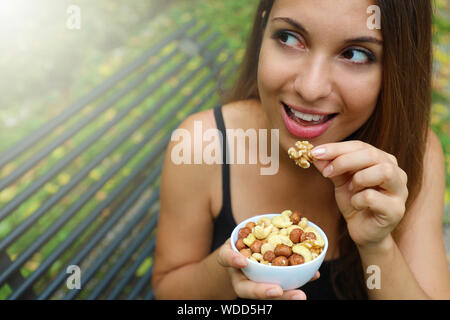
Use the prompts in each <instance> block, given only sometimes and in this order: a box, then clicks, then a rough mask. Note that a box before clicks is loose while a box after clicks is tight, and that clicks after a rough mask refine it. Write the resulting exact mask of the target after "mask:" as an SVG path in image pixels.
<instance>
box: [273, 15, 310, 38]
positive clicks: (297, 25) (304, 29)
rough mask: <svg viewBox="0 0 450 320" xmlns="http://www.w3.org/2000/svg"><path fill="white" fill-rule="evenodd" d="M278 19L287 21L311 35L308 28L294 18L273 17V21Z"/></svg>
mask: <svg viewBox="0 0 450 320" xmlns="http://www.w3.org/2000/svg"><path fill="white" fill-rule="evenodd" d="M277 20H281V21H285V22H287V23H289V24H290V25H291V26H293V27H294V28H296V29H298V30H300V31H302V32H303V33H305V34H307V35H309V33H308V30H306V28H305V27H303V26H302V24H301V23H300V22H298V21H295V20H294V19H292V18H288V17H276V18H273V19H272V21H277Z"/></svg>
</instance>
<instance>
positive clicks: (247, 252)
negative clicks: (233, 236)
mask: <svg viewBox="0 0 450 320" xmlns="http://www.w3.org/2000/svg"><path fill="white" fill-rule="evenodd" d="M239 252H240V253H241V254H242V255H243V256H244V257H246V258H250V257H251V256H252V251H251V250H250V249H241V250H239Z"/></svg>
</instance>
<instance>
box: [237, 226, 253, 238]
mask: <svg viewBox="0 0 450 320" xmlns="http://www.w3.org/2000/svg"><path fill="white" fill-rule="evenodd" d="M251 232H252V229H250V228H247V227H244V228H241V229H240V230H239V233H238V239H243V238H247V236H248V235H249V234H250V233H251Z"/></svg>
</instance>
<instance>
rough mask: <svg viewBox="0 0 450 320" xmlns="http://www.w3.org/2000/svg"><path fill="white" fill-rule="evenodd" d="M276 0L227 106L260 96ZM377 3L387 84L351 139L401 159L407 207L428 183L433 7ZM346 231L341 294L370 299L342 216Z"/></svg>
mask: <svg viewBox="0 0 450 320" xmlns="http://www.w3.org/2000/svg"><path fill="white" fill-rule="evenodd" d="M274 2H275V0H261V1H260V3H259V5H258V7H257V10H256V13H255V16H254V22H253V27H252V31H251V34H250V37H249V38H248V40H247V47H246V52H245V55H244V57H243V60H242V63H241V65H240V68H239V70H238V78H237V81H236V82H235V83H234V85H233V87H232V88H231V89H230V90H229V91H228V92H226V93H225V94H224V95H223V96H222V102H223V103H224V104H225V103H229V102H233V101H239V100H247V99H258V100H259V93H258V87H257V69H258V57H259V52H260V48H261V43H262V38H263V33H264V28H265V26H266V24H267V19H268V17H269V14H270V11H271V9H272V6H273V4H274ZM377 5H378V6H379V8H380V11H381V32H382V35H383V79H382V87H381V91H380V94H379V97H378V102H377V106H376V108H375V110H374V112H373V114H372V115H371V117H370V118H369V120H368V121H367V122H366V123H365V124H364V125H363V126H362V127H361V128H359V129H358V130H357V131H356V132H354V133H353V134H352V135H351V136H350V137H348V138H347V139H346V140H361V141H365V142H367V143H369V144H371V145H373V146H375V147H377V148H379V149H381V150H384V151H386V152H388V153H390V154H392V155H394V156H395V157H396V158H397V161H398V164H399V166H400V168H402V169H403V170H404V171H405V172H406V174H407V175H408V191H409V197H408V200H407V202H406V210H407V209H408V208H409V207H410V206H411V204H412V202H413V201H414V199H415V198H416V197H417V194H418V193H419V191H420V189H421V187H422V175H423V158H424V153H425V145H426V141H427V133H428V128H429V118H430V108H431V72H432V53H431V23H432V7H431V2H430V0H408V1H399V0H377ZM264 11H265V12H266V13H265V16H264V18H263V17H262V13H263V12H264ZM340 230H341V232H340V235H341V236H340V239H339V252H340V255H341V258H340V259H339V263H338V264H336V266H334V267H333V268H332V270H331V273H332V280H333V285H334V288H335V291H336V294H337V295H338V296H339V297H340V298H343V299H365V298H367V291H366V286H365V281H364V273H363V270H362V265H361V259H360V257H359V253H358V250H357V249H356V246H355V244H354V242H353V241H352V240H351V238H350V236H349V235H348V230H347V227H346V224H345V221H344V219H343V218H342V217H341V221H340Z"/></svg>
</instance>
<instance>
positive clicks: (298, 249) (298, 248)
mask: <svg viewBox="0 0 450 320" xmlns="http://www.w3.org/2000/svg"><path fill="white" fill-rule="evenodd" d="M292 252H294V253H296V254H299V255H301V256H302V257H303V258H304V259H305V262H308V261H311V260H312V254H311V251H309V249H307V248H305V247H304V246H302V245H301V244H296V245H295V246H293V247H292Z"/></svg>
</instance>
